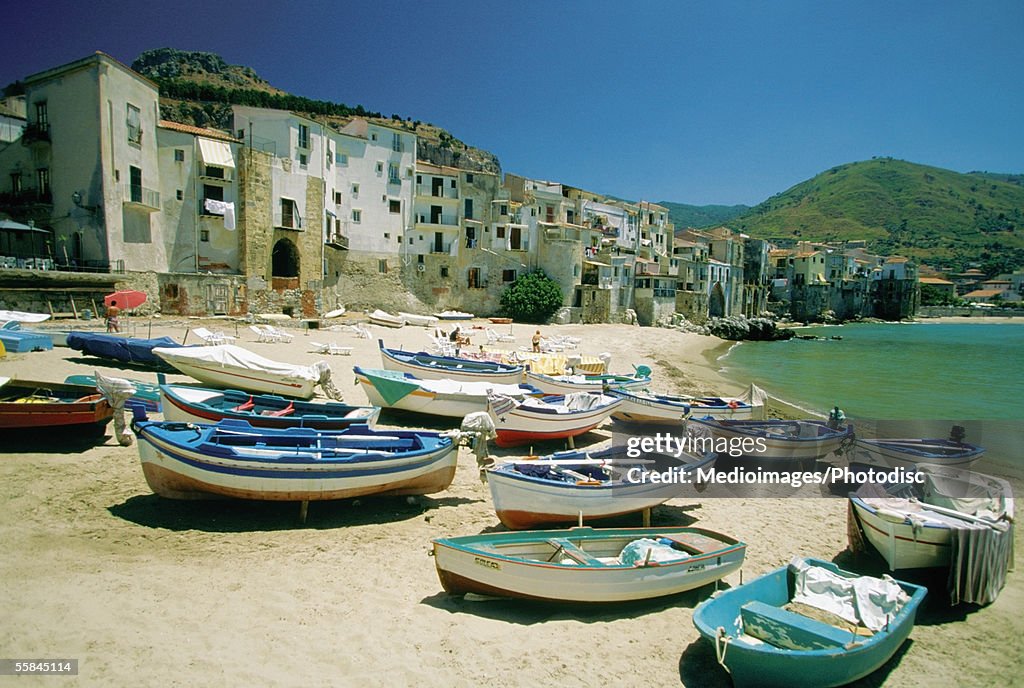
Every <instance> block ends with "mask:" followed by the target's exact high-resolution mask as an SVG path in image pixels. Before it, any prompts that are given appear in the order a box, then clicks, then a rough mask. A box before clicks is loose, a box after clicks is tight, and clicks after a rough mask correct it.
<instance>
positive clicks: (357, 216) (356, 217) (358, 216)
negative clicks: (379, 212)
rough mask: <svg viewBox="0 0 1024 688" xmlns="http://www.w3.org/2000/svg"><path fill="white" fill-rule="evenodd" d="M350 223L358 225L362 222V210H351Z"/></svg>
mask: <svg viewBox="0 0 1024 688" xmlns="http://www.w3.org/2000/svg"><path fill="white" fill-rule="evenodd" d="M352 221H353V222H355V223H356V224H359V223H360V222H362V221H363V211H362V210H355V209H353V210H352Z"/></svg>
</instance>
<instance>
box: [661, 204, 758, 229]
mask: <svg viewBox="0 0 1024 688" xmlns="http://www.w3.org/2000/svg"><path fill="white" fill-rule="evenodd" d="M658 205H663V206H665V207H666V208H668V219H669V221H670V222H671V223H672V224H674V225H675V226H676V229H682V228H686V227H710V226H715V227H717V226H719V225H723V224H726V223H728V222H729V221H730V220H732V219H733V218H735V217H737V216H739V215H742V214H743V213H745V212H747V211H748V210H750V206H749V205H689V204H687V203H672V202H671V201H658Z"/></svg>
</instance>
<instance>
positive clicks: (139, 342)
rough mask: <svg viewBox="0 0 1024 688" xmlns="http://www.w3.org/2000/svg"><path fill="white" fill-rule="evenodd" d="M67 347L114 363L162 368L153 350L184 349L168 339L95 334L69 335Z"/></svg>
mask: <svg viewBox="0 0 1024 688" xmlns="http://www.w3.org/2000/svg"><path fill="white" fill-rule="evenodd" d="M68 347H69V348H71V349H74V350H75V351H81V352H82V353H86V354H90V355H92V356H99V357H100V358H112V359H114V360H116V361H125V362H128V363H145V364H148V365H156V366H163V365H164V363H163V361H161V360H160V359H159V358H157V357H156V356H155V355H154V354H153V349H154V348H156V347H163V348H176V347H179V348H185V347H182V346H181V344H179V343H178V342H176V341H174V340H173V339H171V338H170V337H159V338H157V339H135V338H132V337H115V336H113V335H109V334H100V333H95V332H71V333H69V334H68Z"/></svg>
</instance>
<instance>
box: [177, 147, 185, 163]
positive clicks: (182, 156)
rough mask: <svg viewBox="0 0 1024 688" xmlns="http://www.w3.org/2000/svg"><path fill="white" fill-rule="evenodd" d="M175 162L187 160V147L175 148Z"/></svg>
mask: <svg viewBox="0 0 1024 688" xmlns="http://www.w3.org/2000/svg"><path fill="white" fill-rule="evenodd" d="M174 162H185V149H184V148H175V149H174Z"/></svg>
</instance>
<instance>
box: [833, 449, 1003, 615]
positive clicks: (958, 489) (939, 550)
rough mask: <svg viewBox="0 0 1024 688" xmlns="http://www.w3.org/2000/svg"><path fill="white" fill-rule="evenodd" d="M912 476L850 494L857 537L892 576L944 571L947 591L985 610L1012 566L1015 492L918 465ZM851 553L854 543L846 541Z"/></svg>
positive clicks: (998, 483)
mask: <svg viewBox="0 0 1024 688" xmlns="http://www.w3.org/2000/svg"><path fill="white" fill-rule="evenodd" d="M913 475H914V478H913V479H912V480H907V481H905V482H899V483H894V484H892V485H889V486H888V487H886V488H884V489H883V488H881V487H880V486H879V485H878V484H877V483H866V484H865V485H864V486H862V487H861V488H860V489H859V490H858V491H857V492H856V493H854V494H852V495H850V505H851V509H852V514H853V517H854V519H855V520H856V523H857V524H858V525H859V526H860V528H859V531H852V532H851V537H853V536H855V535H856V533H857V532H861V533H863V535H864V537H865V538H866V539H867V541H868V542H869V543H871V545H872V546H873V547H874V548H875V549H876V550H877V551H878V552H879V553H880V554H881V555H882V558H883V559H885V562H886V563H887V564H888V565H889V569H890V570H891V571H896V570H900V569H917V568H933V567H949V568H951V569H952V571H953V572H954V573H955V575H953V574H951V575H950V578H949V580H950V583H951V587H950V593H951V595H952V597H953V601H954V603H956V602H959V601H969V602H976V603H978V604H987V603H989V602H991V601H993V600H994V599H995V598H996V596H997V595H998V593H999V590H1000V589H1002V587H1003V584H1004V583H1005V577H1006V571H1007V569H1008V568H1010V567H1011V566H1012V564H1013V520H1014V509H1013V491H1012V489H1011V487H1010V485H1009V483H1007V482H1006V481H1005V480H1002V479H1000V478H996V477H994V476H990V475H985V474H982V473H976V472H973V471H965V470H961V469H959V468H953V467H951V466H932V465H928V464H919V465H918V466H917V470H916V471H915V472H914V474H913ZM851 545H852V546H854V548H856V546H857V543H856V542H853V541H851Z"/></svg>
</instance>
